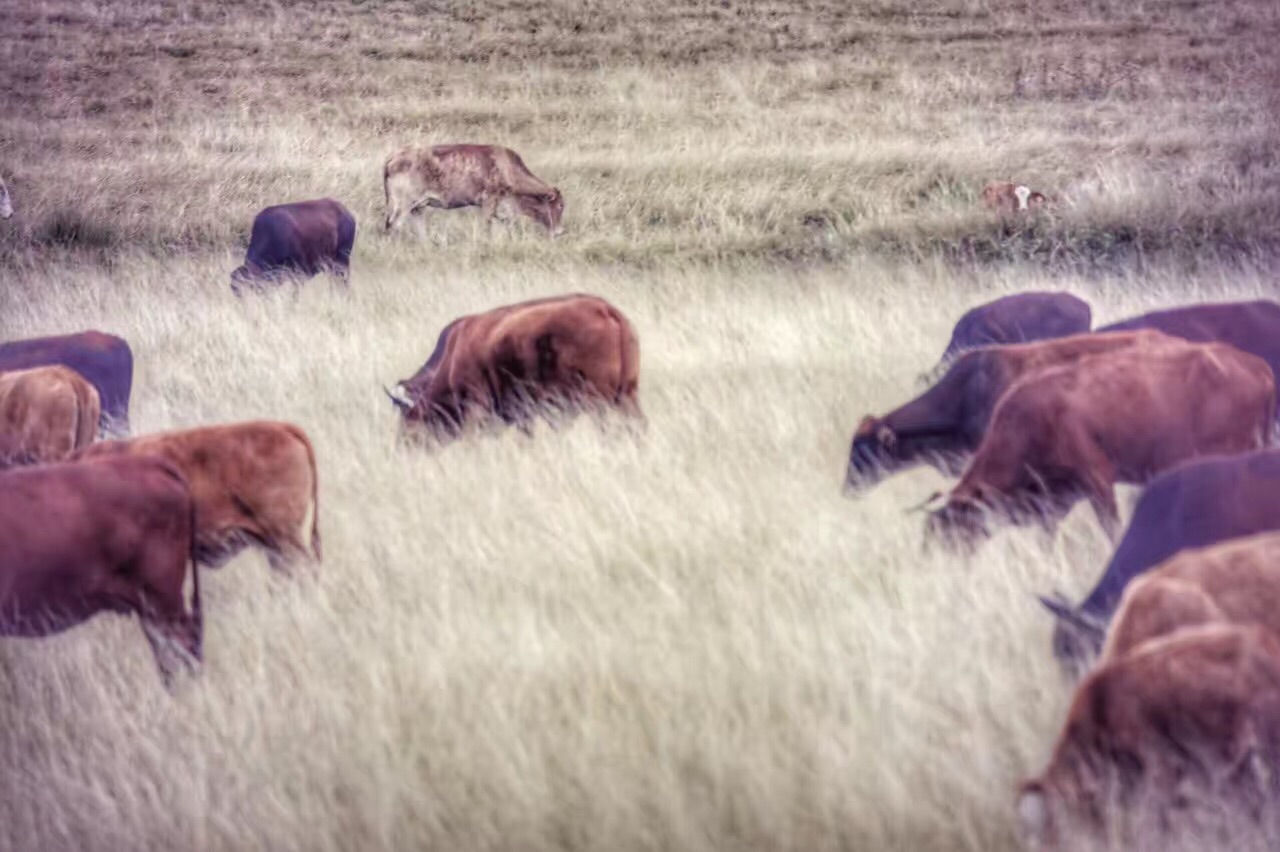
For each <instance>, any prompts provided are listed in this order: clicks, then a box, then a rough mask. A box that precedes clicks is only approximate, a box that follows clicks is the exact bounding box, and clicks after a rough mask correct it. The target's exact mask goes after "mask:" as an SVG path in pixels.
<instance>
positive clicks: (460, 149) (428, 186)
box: [383, 145, 564, 235]
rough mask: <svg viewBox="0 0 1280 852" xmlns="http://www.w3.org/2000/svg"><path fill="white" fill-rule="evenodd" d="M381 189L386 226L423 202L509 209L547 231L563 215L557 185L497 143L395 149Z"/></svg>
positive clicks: (492, 211)
mask: <svg viewBox="0 0 1280 852" xmlns="http://www.w3.org/2000/svg"><path fill="white" fill-rule="evenodd" d="M383 189H384V190H385V192H386V198H387V219H386V229H387V230H388V231H390V230H392V229H393V228H395V227H396V226H397V225H399V224H400V222H401V220H402V219H403V218H404V217H405V216H406V215H409V214H411V213H418V212H420V211H421V210H423V209H425V208H427V207H431V208H435V209H439V210H454V209H457V208H459V207H480V208H481V209H482V210H483V212H484V215H485V218H486V219H487V220H488V221H493V220H494V219H496V218H499V216H500V215H503V216H505V215H509V214H510V213H512V212H514V213H517V214H519V215H522V216H527V217H529V218H531V219H533V220H534V221H536V222H538V223H540V224H541V225H542V226H543V227H545V228H546V229H547V231H548V232H549V233H551V234H552V235H555V234H558V233H559V232H560V230H561V226H560V220H561V218H562V217H563V215H564V196H562V195H561V194H560V190H559V189H557V188H556V187H554V186H551V185H550V184H548V183H547V182H545V181H543V180H541V179H540V178H538V177H536V176H535V175H534V174H533V173H532V172H530V171H529V169H528V167H527V166H525V164H524V161H523V160H522V159H520V155H519V154H517V153H516V152H515V151H512V150H511V149H510V148H503V147H501V146H498V145H436V146H433V147H424V148H416V147H410V148H404V149H401V150H399V151H397V152H395V153H394V154H392V155H391V156H390V157H388V158H387V161H386V163H385V165H384V167H383Z"/></svg>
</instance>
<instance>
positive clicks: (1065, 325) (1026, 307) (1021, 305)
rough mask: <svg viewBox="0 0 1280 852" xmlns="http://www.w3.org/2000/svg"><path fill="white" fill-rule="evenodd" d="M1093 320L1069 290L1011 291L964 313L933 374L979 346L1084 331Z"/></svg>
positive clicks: (998, 344)
mask: <svg viewBox="0 0 1280 852" xmlns="http://www.w3.org/2000/svg"><path fill="white" fill-rule="evenodd" d="M1092 322H1093V312H1092V311H1091V310H1090V308H1089V303H1088V302H1086V301H1085V300H1084V299H1080V298H1077V297H1076V296H1073V295H1071V294H1070V293H1044V292H1029V293H1014V294H1012V295H1009V296H1002V297H1001V298H999V299H995V300H993V301H990V302H987V303H986V304H983V305H978V306H977V307H976V308H971V309H969V310H968V311H966V312H965V314H964V316H962V317H960V320H959V322H957V323H956V326H955V329H954V330H953V331H952V332H951V341H950V342H949V343H948V344H947V349H946V351H945V352H943V353H942V358H940V359H939V361H938V366H937V367H935V368H934V370H933V374H935V375H936V374H937V373H938V372H940V371H942V370H945V369H946V368H947V366H949V365H950V364H951V362H952V361H954V360H955V359H956V358H957V357H958V356H959V355H960V354H961V353H963V352H967V351H969V350H970V349H977V348H978V347H979V346H1003V345H1007V344H1010V343H1032V342H1035V341H1037V340H1052V339H1053V338H1057V337H1068V336H1070V335H1073V334H1085V333H1086V332H1088V331H1089V326H1090V324H1091V323H1092Z"/></svg>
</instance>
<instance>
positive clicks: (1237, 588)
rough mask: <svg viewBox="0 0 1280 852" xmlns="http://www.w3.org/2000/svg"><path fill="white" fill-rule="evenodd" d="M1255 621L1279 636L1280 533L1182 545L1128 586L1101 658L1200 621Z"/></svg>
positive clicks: (1103, 660)
mask: <svg viewBox="0 0 1280 852" xmlns="http://www.w3.org/2000/svg"><path fill="white" fill-rule="evenodd" d="M1215 622H1221V623H1225V624H1256V625H1258V626H1259V627H1265V628H1266V629H1267V630H1270V631H1271V632H1272V633H1274V634H1275V635H1276V636H1277V637H1280V534H1278V533H1262V534H1259V535H1256V536H1249V537H1247V538H1238V539H1232V540H1230V541H1224V542H1221V543H1219V544H1215V545H1210V546H1209V547H1202V548H1195V549H1192V550H1184V551H1181V552H1180V553H1178V554H1177V555H1176V556H1174V557H1173V558H1172V559H1170V560H1168V561H1167V562H1163V563H1161V564H1160V565H1159V566H1157V567H1156V568H1153V569H1152V570H1151V571H1149V572H1147V573H1146V574H1143V575H1142V576H1141V577H1138V578H1137V579H1135V580H1134V581H1133V582H1132V583H1130V584H1129V586H1128V588H1126V589H1125V591H1124V595H1123V596H1122V597H1121V599H1120V607H1119V608H1118V609H1117V610H1116V616H1115V620H1114V621H1113V623H1112V625H1111V629H1110V630H1108V631H1107V639H1106V644H1105V645H1104V646H1103V649H1102V656H1101V657H1100V659H1099V664H1103V665H1104V664H1106V663H1107V662H1108V661H1110V660H1114V659H1116V658H1118V657H1122V656H1124V655H1125V654H1127V653H1129V652H1130V651H1132V650H1133V649H1134V648H1136V647H1137V646H1139V645H1141V644H1142V643H1143V642H1146V641H1148V640H1151V639H1155V638H1158V637H1160V636H1164V635H1166V634H1169V633H1173V632H1174V631H1176V630H1182V629H1185V628H1187V627H1195V626H1199V625H1202V624H1211V623H1215Z"/></svg>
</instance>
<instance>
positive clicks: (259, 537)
mask: <svg viewBox="0 0 1280 852" xmlns="http://www.w3.org/2000/svg"><path fill="white" fill-rule="evenodd" d="M122 455H123V456H129V455H155V456H159V457H160V458H163V459H164V460H165V461H167V462H168V463H170V464H172V465H173V466H174V467H175V468H177V469H178V470H180V471H182V473H183V474H184V475H185V476H186V479H187V481H188V482H189V483H190V486H191V494H192V496H193V497H194V498H195V503H196V555H197V559H198V561H199V562H200V564H202V565H208V566H209V567H213V568H216V567H219V566H221V565H224V564H225V563H226V562H227V560H229V559H230V558H231V557H232V556H234V555H235V554H237V553H238V552H239V551H240V550H242V549H243V548H244V547H245V546H246V545H247V544H248V543H250V542H254V543H257V544H258V545H260V546H261V547H263V548H265V549H266V551H267V557H268V560H269V561H270V563H271V567H272V568H276V569H280V570H283V569H285V568H286V567H287V565H288V563H289V562H291V561H293V560H295V559H297V558H300V557H306V556H308V555H309V556H310V557H311V558H313V559H314V560H315V561H317V562H319V561H320V558H321V553H320V528H319V525H318V518H317V514H318V511H319V502H318V485H317V478H316V460H315V451H314V450H313V449H312V447H311V441H310V440H308V439H307V435H306V433H305V432H303V431H302V430H301V429H299V428H298V427H297V426H294V425H292V424H290V423H275V422H270V421H251V422H246V423H230V424H225V425H221V426H206V427H202V428H199V429H186V430H180V431H175V432H161V433H158V434H154V435H144V436H143V437H140V438H133V439H131V440H128V441H106V442H104V443H100V444H94V445H93V446H92V447H89V448H88V449H87V450H85V451H83V452H81V453H80V454H78V456H77V457H78V458H85V459H97V458H102V457H107V458H114V457H119V456H122ZM308 542H310V549H309V550H310V552H309V553H308V544H307V543H308Z"/></svg>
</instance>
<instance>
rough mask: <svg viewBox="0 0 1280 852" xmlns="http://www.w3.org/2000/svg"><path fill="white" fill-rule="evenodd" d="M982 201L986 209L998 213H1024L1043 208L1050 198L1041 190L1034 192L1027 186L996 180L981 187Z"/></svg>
mask: <svg viewBox="0 0 1280 852" xmlns="http://www.w3.org/2000/svg"><path fill="white" fill-rule="evenodd" d="M982 203H983V204H984V205H985V206H986V207H987V209H988V210H995V211H997V212H999V213H1025V212H1027V211H1029V210H1043V209H1044V208H1045V207H1047V206H1048V205H1049V203H1050V200H1049V197H1048V196H1047V195H1045V194H1044V193H1043V192H1036V191H1034V190H1032V189H1031V187H1029V186H1024V185H1023V184H1020V183H1012V182H1011V181H997V182H995V183H989V184H987V185H986V186H984V187H983V188H982Z"/></svg>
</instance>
